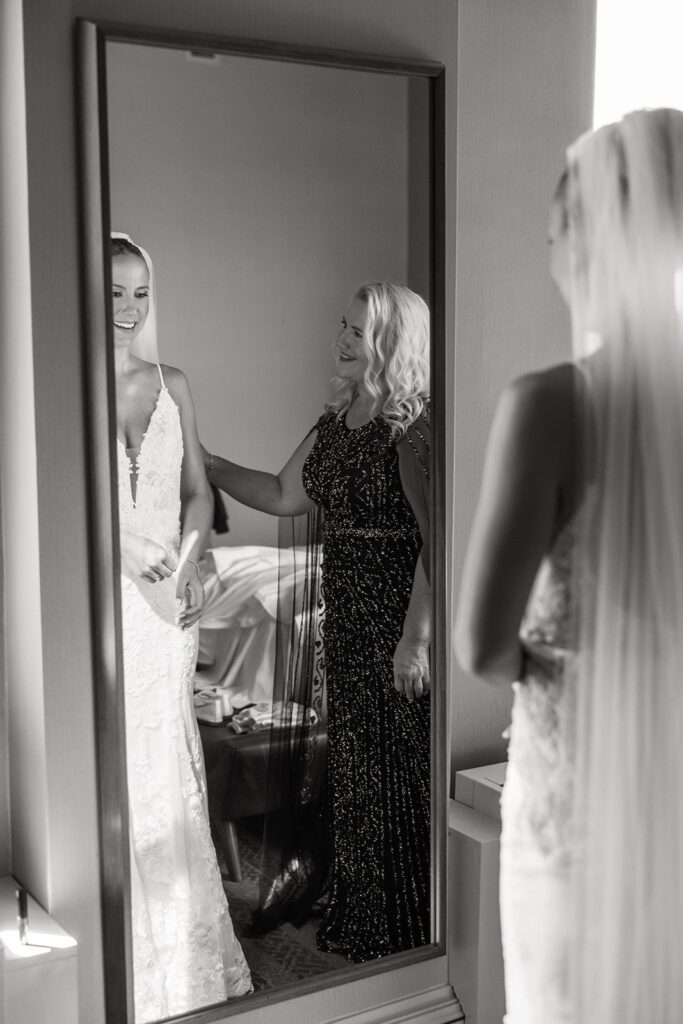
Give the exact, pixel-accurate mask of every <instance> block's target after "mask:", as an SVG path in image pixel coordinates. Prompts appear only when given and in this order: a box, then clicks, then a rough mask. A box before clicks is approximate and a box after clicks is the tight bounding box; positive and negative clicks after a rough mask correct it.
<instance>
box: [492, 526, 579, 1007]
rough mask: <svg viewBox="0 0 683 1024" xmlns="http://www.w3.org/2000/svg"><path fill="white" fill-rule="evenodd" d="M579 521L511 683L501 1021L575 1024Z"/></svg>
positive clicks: (549, 560) (548, 564)
mask: <svg viewBox="0 0 683 1024" xmlns="http://www.w3.org/2000/svg"><path fill="white" fill-rule="evenodd" d="M576 518H578V517H576ZM576 518H575V519H574V520H573V521H571V522H570V523H569V525H568V526H566V527H565V528H564V529H563V530H562V531H561V532H560V533H559V535H558V537H557V539H556V541H555V543H554V545H553V547H552V550H551V551H550V553H549V554H548V555H547V556H546V558H545V559H544V561H543V563H542V565H541V568H540V571H539V574H538V577H537V579H536V583H535V585H534V589H533V592H532V595H531V598H530V601H529V605H528V607H527V611H526V614H525V616H524V621H523V623H522V629H521V640H522V643H523V645H524V647H525V648H526V650H527V652H528V654H529V656H530V657H529V659H528V660H527V662H526V668H525V674H524V677H523V678H522V679H521V680H520V681H519V682H516V683H514V685H513V688H514V691H515V696H514V704H513V710H512V725H511V727H510V747H509V755H508V756H509V760H508V768H507V775H506V780H505V788H504V790H503V797H502V800H501V810H502V819H503V832H502V837H501V872H500V905H501V926H502V934H503V951H504V957H505V994H506V1005H507V1014H506V1016H505V1024H579V1022H578V1021H574V1019H573V1017H572V1015H571V1012H570V1000H569V982H568V955H569V936H570V919H571V912H572V908H571V906H570V905H569V903H570V899H569V878H570V868H571V861H572V835H571V808H572V779H573V753H574V720H575V699H576V693H575V687H574V683H573V678H572V664H573V659H574V652H575V650H576V643H575V637H574V629H575V620H574V615H573V608H572V581H571V569H572V555H573V549H574V542H575V537H576V530H577V521H576Z"/></svg>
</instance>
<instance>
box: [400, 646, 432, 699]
mask: <svg viewBox="0 0 683 1024" xmlns="http://www.w3.org/2000/svg"><path fill="white" fill-rule="evenodd" d="M394 686H395V687H396V689H397V690H398V692H399V693H403V694H405V696H406V698H407V699H408V700H409V701H411V702H412V701H414V700H418V699H419V698H420V697H424V695H425V694H427V693H429V690H430V688H431V678H430V675H429V645H428V644H426V643H424V641H421V640H409V639H406V638H405V637H401V639H400V640H399V642H398V644H397V646H396V650H395V651H394Z"/></svg>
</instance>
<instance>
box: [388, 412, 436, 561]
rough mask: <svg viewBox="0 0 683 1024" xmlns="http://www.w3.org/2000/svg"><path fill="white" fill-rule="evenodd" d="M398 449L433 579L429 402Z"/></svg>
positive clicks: (422, 554) (406, 490)
mask: <svg viewBox="0 0 683 1024" xmlns="http://www.w3.org/2000/svg"><path fill="white" fill-rule="evenodd" d="M396 450H397V452H398V469H399V473H400V476H401V484H402V485H403V491H404V493H405V496H406V498H407V499H408V504H409V505H410V507H411V509H412V510H413V515H414V516H415V518H416V520H417V525H418V527H419V530H420V537H421V538H422V548H421V550H420V558H421V559H422V565H423V567H424V571H425V575H426V577H427V579H428V580H429V573H430V542H429V474H430V454H431V423H430V409H429V403H428V402H426V403H425V406H424V409H423V410H422V412H421V413H420V415H419V416H418V418H417V419H416V420H415V421H414V423H411V425H410V426H409V427H408V429H407V430H406V432H405V434H404V435H403V437H402V438H401V440H400V441H399V442H398V444H397V445H396Z"/></svg>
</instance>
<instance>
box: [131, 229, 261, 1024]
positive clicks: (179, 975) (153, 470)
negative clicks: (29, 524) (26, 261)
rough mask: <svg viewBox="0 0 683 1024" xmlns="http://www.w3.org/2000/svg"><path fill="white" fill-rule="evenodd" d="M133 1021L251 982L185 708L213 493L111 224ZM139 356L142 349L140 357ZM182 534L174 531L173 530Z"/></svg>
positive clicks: (146, 265) (182, 389)
mask: <svg viewBox="0 0 683 1024" xmlns="http://www.w3.org/2000/svg"><path fill="white" fill-rule="evenodd" d="M111 252H112V296H113V316H114V345H115V348H114V360H115V370H116V411H117V445H116V447H117V457H118V490H119V518H120V527H121V573H122V576H121V604H122V618H123V662H124V689H125V704H126V746H127V762H128V799H129V808H130V857H131V891H132V925H133V962H134V979H135V1020H136V1022H137V1024H142V1022H145V1021H151V1020H157V1019H159V1018H161V1017H168V1016H171V1015H175V1014H179V1013H184V1012H187V1011H189V1010H193V1009H197V1008H199V1007H202V1006H207V1005H209V1004H211V1003H218V1002H222V1001H224V1000H225V999H228V998H230V997H232V996H239V995H243V994H245V993H247V992H249V991H251V978H250V973H249V968H248V966H247V964H246V961H245V959H244V956H243V954H242V950H241V947H240V945H239V942H238V941H237V939H236V937H235V934H234V931H233V927H232V923H231V920H230V915H229V911H228V905H227V901H226V898H225V894H224V892H223V887H222V883H221V876H220V872H219V869H218V865H217V862H216V856H215V852H214V848H213V845H212V841H211V835H210V830H209V819H208V809H207V797H206V781H205V775H204V762H203V758H202V750H201V745H200V740H199V733H198V729H197V723H196V720H195V717H194V711H193V706H192V691H193V685H192V684H193V679H194V671H195V662H196V658H197V634H198V626H197V620H198V619H199V615H200V613H201V609H202V604H203V600H204V594H203V589H202V585H201V582H200V580H199V572H198V568H197V562H198V561H199V558H200V555H201V552H202V550H203V547H204V544H205V540H206V535H207V532H208V529H209V524H210V519H211V504H210V498H209V494H208V486H207V483H206V476H205V473H204V464H203V459H202V453H201V449H200V447H199V441H198V438H197V431H196V426H195V417H194V408H193V404H192V398H191V395H190V391H189V388H188V386H187V381H186V380H185V377H184V376H183V374H182V373H181V372H180V371H179V370H176V369H173V368H172V367H168V366H165V367H163V368H162V367H161V366H160V365H159V362H158V354H157V350H156V321H155V307H154V293H153V275H152V264H151V261H150V259H149V257H148V255H147V254H146V253H145V252H144V250H143V249H141V248H140V247H139V246H138V245H136V244H135V243H134V242H132V241H131V239H130V238H129V237H128V236H127V235H119V234H115V235H112V242H111ZM141 356H142V357H144V358H141ZM181 537H182V541H181Z"/></svg>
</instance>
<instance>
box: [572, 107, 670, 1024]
mask: <svg viewBox="0 0 683 1024" xmlns="http://www.w3.org/2000/svg"><path fill="white" fill-rule="evenodd" d="M567 156H568V172H569V183H568V195H567V203H568V225H569V233H570V249H571V314H572V325H573V347H574V356H575V359H576V361H577V365H578V368H579V369H580V371H581V379H582V387H581V389H580V393H579V396H578V405H579V411H580V414H581V416H582V417H583V420H584V429H583V431H582V433H583V435H584V437H585V439H586V448H587V450H586V452H585V461H584V465H586V466H587V467H589V469H588V479H587V487H586V499H585V502H584V508H583V512H582V516H581V531H580V539H579V542H578V543H577V546H576V552H575V557H576V564H575V585H576V588H577V591H578V599H577V601H576V607H577V609H578V615H579V622H578V637H579V650H578V656H577V661H576V667H575V672H576V677H575V680H574V681H575V684H576V687H577V718H576V751H575V753H576V760H575V765H576V768H575V801H574V816H573V821H574V828H575V840H576V842H575V849H576V858H575V868H574V876H573V889H574V901H573V902H574V905H575V907H576V921H575V923H574V928H573V936H574V939H573V946H572V957H571V964H570V967H571V976H572V983H573V986H574V993H575V1007H576V1020H596V1021H597V1020H599V1021H600V1022H601V1024H618V1022H623V1021H625V1020H652V1021H655V1020H656V1021H674V1020H682V1019H683V972H681V971H680V965H679V963H678V959H679V954H678V952H677V949H678V944H679V935H680V928H681V924H682V922H683V878H682V877H681V875H682V873H681V865H682V864H683V744H682V742H681V736H682V734H683V686H682V685H681V678H682V677H681V671H682V668H681V667H682V666H683V455H682V453H683V330H682V324H681V303H680V299H681V280H682V274H683V113H681V112H680V111H677V110H652V111H639V112H636V113H633V114H630V115H628V116H627V117H625V118H624V120H623V121H622V122H620V123H619V124H615V125H608V126H606V127H605V128H602V129H600V130H599V131H597V132H594V133H588V134H586V135H584V136H582V137H581V138H579V139H578V140H577V142H575V143H574V144H573V145H572V146H571V147H570V148H569V150H568V154H567Z"/></svg>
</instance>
